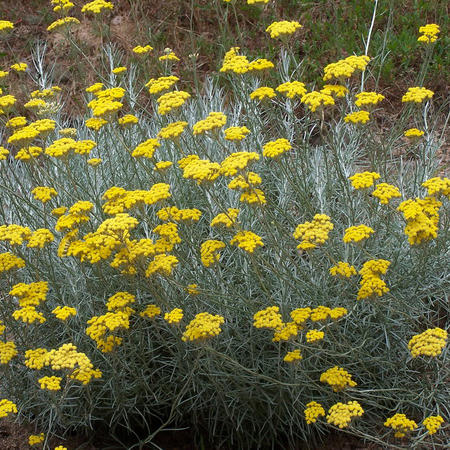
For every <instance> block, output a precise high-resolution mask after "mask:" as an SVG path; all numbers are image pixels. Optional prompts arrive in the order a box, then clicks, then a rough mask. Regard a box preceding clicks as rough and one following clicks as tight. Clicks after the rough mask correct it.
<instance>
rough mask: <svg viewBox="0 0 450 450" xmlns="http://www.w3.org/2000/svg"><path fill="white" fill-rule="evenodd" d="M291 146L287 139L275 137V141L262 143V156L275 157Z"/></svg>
mask: <svg viewBox="0 0 450 450" xmlns="http://www.w3.org/2000/svg"><path fill="white" fill-rule="evenodd" d="M291 148H292V145H291V143H290V142H289V141H288V140H287V139H277V140H276V141H272V142H267V144H264V146H263V156H265V157H267V158H277V157H278V156H280V155H282V154H283V153H285V152H287V151H288V150H291Z"/></svg>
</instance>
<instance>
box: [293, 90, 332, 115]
mask: <svg viewBox="0 0 450 450" xmlns="http://www.w3.org/2000/svg"><path fill="white" fill-rule="evenodd" d="M301 101H302V103H304V104H305V105H307V106H308V108H309V109H310V110H311V111H312V112H315V111H316V110H317V109H319V110H320V109H322V108H323V107H324V106H333V105H334V104H335V102H334V98H333V97H332V96H331V95H329V94H328V93H326V92H318V91H312V92H308V93H307V94H305V95H304V96H303V97H302V98H301Z"/></svg>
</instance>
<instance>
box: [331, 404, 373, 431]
mask: <svg viewBox="0 0 450 450" xmlns="http://www.w3.org/2000/svg"><path fill="white" fill-rule="evenodd" d="M363 413H364V410H363V409H362V407H361V405H360V404H359V403H358V402H357V401H350V402H347V403H341V402H338V403H336V404H335V405H333V406H332V407H331V408H330V409H329V410H328V415H327V422H328V423H331V424H333V425H335V426H337V427H339V428H346V427H348V426H349V425H350V422H351V421H352V419H353V418H354V417H361V416H362V415H363Z"/></svg>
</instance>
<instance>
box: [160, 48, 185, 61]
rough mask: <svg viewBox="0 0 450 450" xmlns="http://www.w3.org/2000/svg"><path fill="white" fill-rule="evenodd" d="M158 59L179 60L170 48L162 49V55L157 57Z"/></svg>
mask: <svg viewBox="0 0 450 450" xmlns="http://www.w3.org/2000/svg"><path fill="white" fill-rule="evenodd" d="M158 59H159V60H160V61H179V60H180V58H178V56H177V55H176V54H175V52H173V51H172V49H170V48H165V49H164V55H162V56H160V57H159V58H158Z"/></svg>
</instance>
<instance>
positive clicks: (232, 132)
mask: <svg viewBox="0 0 450 450" xmlns="http://www.w3.org/2000/svg"><path fill="white" fill-rule="evenodd" d="M249 133H250V130H249V129H248V128H247V127H230V128H227V129H226V130H224V134H225V139H226V140H227V141H242V139H245V138H246V137H247V135H248V134H249Z"/></svg>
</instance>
